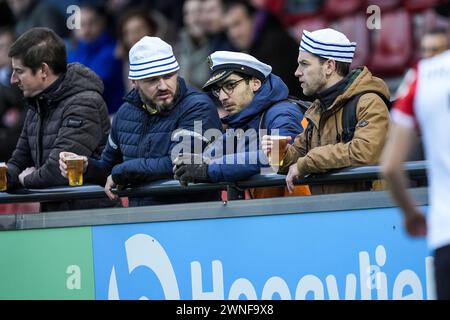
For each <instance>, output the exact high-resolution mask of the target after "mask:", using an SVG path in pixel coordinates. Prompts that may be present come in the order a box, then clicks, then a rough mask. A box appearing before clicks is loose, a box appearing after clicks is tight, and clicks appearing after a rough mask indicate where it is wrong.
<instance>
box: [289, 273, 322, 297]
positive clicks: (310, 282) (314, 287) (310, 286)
mask: <svg viewBox="0 0 450 320" xmlns="http://www.w3.org/2000/svg"><path fill="white" fill-rule="evenodd" d="M309 292H312V293H313V294H314V300H323V299H325V297H324V292H323V284H322V281H320V279H319V278H318V277H317V276H315V275H312V274H308V275H306V276H304V277H302V278H301V279H300V281H299V282H298V284H297V290H295V299H296V300H306V297H307V295H308V293H309Z"/></svg>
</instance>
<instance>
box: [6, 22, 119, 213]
mask: <svg viewBox="0 0 450 320" xmlns="http://www.w3.org/2000/svg"><path fill="white" fill-rule="evenodd" d="M9 56H10V57H11V58H12V67H13V73H12V76H11V83H12V84H13V85H17V86H18V87H19V89H20V90H21V91H22V92H23V95H24V97H25V98H26V102H27V104H28V106H29V111H28V113H27V116H26V119H25V124H24V127H23V130H22V133H21V135H20V138H19V141H18V142H17V146H16V149H15V150H14V152H13V155H12V157H11V159H9V161H8V164H7V165H8V189H13V188H18V187H25V188H48V187H54V186H64V185H67V179H64V178H63V177H62V176H61V175H60V173H59V166H58V160H59V153H60V152H61V151H63V150H67V151H70V152H75V153H78V154H81V155H83V156H93V157H99V156H100V154H101V151H102V150H103V147H104V145H105V143H106V139H107V137H108V136H107V134H108V132H109V129H110V127H111V125H110V120H109V116H108V110H107V108H106V104H105V102H104V100H103V98H102V93H103V83H102V81H101V80H100V78H99V77H98V76H97V75H96V74H95V73H94V72H93V71H92V70H90V69H88V68H87V67H85V66H83V65H81V64H77V63H74V64H67V54H66V47H65V44H64V41H63V40H62V39H61V38H60V37H59V36H58V35H56V34H55V33H54V32H53V31H52V30H50V29H47V28H33V29H30V30H29V31H27V32H25V33H24V34H23V35H22V36H20V37H19V38H18V39H17V40H16V42H14V44H13V45H12V46H11V48H10V50H9ZM78 182H80V181H78ZM112 205H113V204H112V203H110V201H108V203H104V202H102V201H99V200H87V201H85V200H73V201H61V202H59V201H58V202H45V203H42V204H41V211H54V210H69V209H82V208H95V207H103V206H112Z"/></svg>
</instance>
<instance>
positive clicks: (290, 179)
mask: <svg viewBox="0 0 450 320" xmlns="http://www.w3.org/2000/svg"><path fill="white" fill-rule="evenodd" d="M298 178H300V176H299V173H298V168H297V163H294V164H293V165H291V166H290V167H289V172H288V174H287V176H286V186H287V188H288V191H289V193H293V192H294V189H295V185H294V180H295V179H298Z"/></svg>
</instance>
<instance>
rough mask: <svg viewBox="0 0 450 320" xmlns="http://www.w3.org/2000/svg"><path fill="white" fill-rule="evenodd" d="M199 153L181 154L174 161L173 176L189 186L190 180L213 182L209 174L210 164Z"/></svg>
mask: <svg viewBox="0 0 450 320" xmlns="http://www.w3.org/2000/svg"><path fill="white" fill-rule="evenodd" d="M198 157H199V155H195V154H189V155H184V156H179V157H177V158H175V160H174V161H173V164H174V166H173V174H174V176H173V178H174V179H176V180H178V181H180V184H181V185H182V186H184V187H187V185H188V184H189V182H193V183H199V182H211V181H210V179H209V175H208V164H206V163H204V159H203V158H201V155H200V158H198Z"/></svg>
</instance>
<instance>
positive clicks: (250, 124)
mask: <svg viewBox="0 0 450 320" xmlns="http://www.w3.org/2000/svg"><path fill="white" fill-rule="evenodd" d="M209 63H210V67H211V69H212V71H213V73H212V76H211V77H210V78H209V80H208V81H207V82H206V83H205V85H204V86H203V89H204V90H205V91H208V90H210V91H211V93H212V94H213V95H214V96H215V97H216V98H217V99H218V100H219V102H220V104H221V105H222V107H223V108H224V109H225V111H226V112H227V116H226V117H224V118H222V122H223V123H224V124H225V125H227V126H228V129H227V132H226V133H225V134H224V135H222V137H220V138H219V139H216V141H215V143H214V144H213V145H212V146H211V147H210V148H209V149H208V150H207V151H208V152H207V154H208V155H210V157H209V158H211V161H210V163H209V164H206V163H205V164H195V163H186V161H183V160H180V161H178V162H176V163H175V164H176V166H175V167H174V173H175V178H176V179H178V180H180V182H181V183H188V182H219V181H231V182H232V181H239V180H244V179H246V178H248V177H250V176H252V175H254V174H257V173H260V171H261V167H262V166H263V164H262V162H263V161H261V160H262V159H261V155H262V153H259V136H260V130H262V129H265V130H267V131H266V132H268V134H278V135H283V136H289V137H292V138H294V137H295V136H296V135H298V134H299V133H300V132H302V130H303V129H302V126H301V121H302V119H303V112H302V110H301V109H300V107H299V106H298V105H297V104H296V103H294V102H292V101H290V100H288V88H287V86H286V84H285V83H284V82H283V80H281V78H279V77H278V76H276V75H275V74H273V73H272V67H271V66H269V65H267V64H265V63H263V62H261V61H259V60H257V59H256V58H255V57H253V56H251V55H248V54H245V53H239V52H229V51H216V52H214V53H213V54H211V56H210V57H209ZM266 160H267V159H266Z"/></svg>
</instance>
